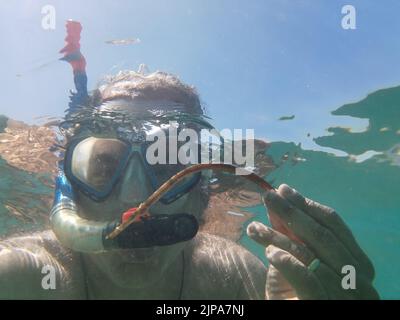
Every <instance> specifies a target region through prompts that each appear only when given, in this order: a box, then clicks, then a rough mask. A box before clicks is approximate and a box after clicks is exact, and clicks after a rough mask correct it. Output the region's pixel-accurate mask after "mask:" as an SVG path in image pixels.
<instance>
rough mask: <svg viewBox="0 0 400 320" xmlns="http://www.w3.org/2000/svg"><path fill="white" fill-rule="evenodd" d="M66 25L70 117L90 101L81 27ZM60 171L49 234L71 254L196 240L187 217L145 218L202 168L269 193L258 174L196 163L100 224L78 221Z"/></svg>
mask: <svg viewBox="0 0 400 320" xmlns="http://www.w3.org/2000/svg"><path fill="white" fill-rule="evenodd" d="M66 26H67V37H66V38H65V40H66V42H67V44H66V46H65V47H64V48H63V49H62V50H61V51H60V52H61V53H64V57H63V58H61V60H63V61H67V62H68V63H70V64H71V66H72V68H73V74H74V83H75V88H76V92H75V93H71V96H70V99H71V101H70V103H69V110H68V113H67V115H66V117H67V118H68V117H69V116H70V115H72V114H73V113H74V112H76V111H77V110H78V109H79V108H81V107H85V105H86V104H87V102H88V101H89V99H90V97H89V95H88V92H87V76H86V71H85V67H86V61H85V58H84V57H83V55H82V54H81V52H80V43H79V40H80V32H81V30H82V27H81V25H80V23H79V22H75V21H67V25H66ZM64 169H65V168H64V163H63V162H60V164H59V172H58V176H57V178H56V189H55V197H54V204H53V207H52V210H51V216H50V222H51V226H52V230H53V232H54V233H55V235H56V236H57V238H58V240H59V241H60V242H61V243H62V244H63V245H64V246H66V247H68V248H70V249H72V250H74V251H78V252H87V253H97V252H104V251H108V250H113V249H134V248H146V247H153V246H166V245H173V244H176V243H180V242H184V241H188V240H191V239H192V238H193V237H195V236H196V234H197V232H198V229H199V224H198V221H197V219H196V218H195V217H194V216H193V215H191V214H187V213H176V214H157V215H150V214H148V210H149V208H150V207H151V206H152V205H153V204H155V203H156V202H158V201H159V200H160V199H161V198H162V197H163V195H165V194H166V193H168V191H169V190H171V189H172V188H173V187H174V186H176V185H177V184H178V183H179V182H180V181H181V180H183V179H184V178H185V177H187V176H188V175H192V174H194V173H198V172H201V171H203V170H221V171H224V172H228V173H234V174H235V173H237V172H238V170H240V171H241V175H242V176H243V178H246V179H248V180H250V181H252V182H254V183H256V184H257V185H258V186H259V187H261V189H262V190H264V191H269V190H272V189H273V188H272V187H271V186H270V185H269V184H268V183H267V182H266V181H265V180H264V179H263V178H261V177H259V176H258V175H256V174H254V173H252V172H246V170H245V169H241V168H237V167H235V166H233V165H230V164H220V163H206V164H195V165H192V166H190V167H187V168H186V169H184V170H182V171H180V172H177V173H176V174H175V175H173V176H172V177H171V178H170V179H169V180H167V181H166V182H164V183H163V184H162V185H161V186H160V187H159V188H158V189H157V190H156V191H154V193H153V194H152V195H151V196H150V197H148V199H147V200H145V201H144V202H142V203H141V204H140V205H139V206H138V207H135V208H131V209H129V210H127V211H125V212H124V213H122V214H121V216H120V219H118V220H116V221H109V222H98V221H92V220H89V219H85V218H82V217H81V216H80V215H79V214H78V206H77V203H76V195H75V191H74V188H73V185H72V184H71V181H70V180H69V179H68V178H67V175H66V173H65V170H64Z"/></svg>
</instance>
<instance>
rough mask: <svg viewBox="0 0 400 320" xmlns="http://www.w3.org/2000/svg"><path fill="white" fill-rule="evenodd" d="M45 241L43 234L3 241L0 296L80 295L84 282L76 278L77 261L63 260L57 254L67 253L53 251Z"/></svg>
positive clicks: (20, 297) (42, 297) (77, 296)
mask: <svg viewBox="0 0 400 320" xmlns="http://www.w3.org/2000/svg"><path fill="white" fill-rule="evenodd" d="M46 240H48V239H46ZM46 244H47V243H46V242H45V240H44V239H43V238H42V237H41V236H40V234H37V235H32V236H25V237H16V238H10V239H6V240H4V241H0V299H69V298H75V299H79V298H80V296H81V292H82V291H83V290H82V288H81V287H82V283H83V281H76V279H78V278H79V274H77V270H74V269H73V268H72V265H73V263H74V262H73V261H71V262H72V263H71V264H70V265H68V264H66V263H64V261H62V259H60V258H57V256H59V257H65V258H67V257H66V255H65V253H63V252H61V251H60V252H59V254H58V255H57V254H55V253H54V252H50V251H49V250H48V248H47V246H46ZM51 248H52V249H53V250H58V249H59V248H60V246H59V245H57V243H54V244H53V245H52V246H51ZM60 250H61V249H60ZM65 260H67V259H65ZM69 260H72V259H69ZM72 279H75V281H72ZM79 282H80V283H79Z"/></svg>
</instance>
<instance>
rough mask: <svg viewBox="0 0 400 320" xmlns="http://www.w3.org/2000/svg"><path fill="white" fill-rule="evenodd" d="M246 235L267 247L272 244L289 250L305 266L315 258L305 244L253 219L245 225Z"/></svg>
mask: <svg viewBox="0 0 400 320" xmlns="http://www.w3.org/2000/svg"><path fill="white" fill-rule="evenodd" d="M247 235H248V236H249V237H250V238H251V239H253V240H254V241H256V242H257V243H259V244H261V245H263V246H264V247H268V246H269V245H271V244H272V245H274V246H276V247H278V248H280V249H282V250H285V251H287V252H289V253H290V254H291V255H293V256H295V257H296V258H297V259H298V260H299V261H300V262H301V263H303V264H304V265H306V266H308V265H309V264H310V263H311V262H312V261H313V260H314V259H315V254H314V253H312V252H311V251H310V250H309V249H308V248H307V247H306V246H305V245H303V244H300V243H296V242H294V241H293V240H291V239H289V238H288V237H287V236H285V235H284V234H282V233H280V232H278V231H276V230H274V229H271V228H269V227H267V226H266V225H264V224H262V223H260V222H257V221H254V222H252V223H250V224H249V225H248V227H247Z"/></svg>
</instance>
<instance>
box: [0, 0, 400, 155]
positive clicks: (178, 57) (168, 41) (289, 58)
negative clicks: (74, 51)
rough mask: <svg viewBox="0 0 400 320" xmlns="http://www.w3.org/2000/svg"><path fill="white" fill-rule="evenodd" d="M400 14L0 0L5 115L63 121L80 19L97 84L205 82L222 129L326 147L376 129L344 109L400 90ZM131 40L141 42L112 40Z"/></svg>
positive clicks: (365, 3) (158, 1) (274, 6)
mask: <svg viewBox="0 0 400 320" xmlns="http://www.w3.org/2000/svg"><path fill="white" fill-rule="evenodd" d="M46 4H50V5H53V6H54V7H55V9H56V29H55V30H50V31H49V30H43V29H42V27H41V19H42V14H41V8H42V6H43V5H46ZM345 4H352V5H354V6H355V8H356V12H357V29H356V30H343V29H342V27H341V19H342V14H341V8H342V6H343V5H345ZM398 12H400V2H399V1H396V0H384V1H373V0H362V1H356V0H347V1H339V0H338V1H327V0H324V1H323V0H267V1H266V0H257V1H256V0H252V1H238V0H217V1H212V0H203V1H193V0H170V1H163V0H153V1H122V0H119V1H111V0H110V1H105V0H103V1H100V0H97V1H94V0H89V1H76V0H74V1H51V0H46V1H40V0H19V1H6V0H0V38H1V40H2V48H3V50H1V53H0V57H1V61H2V77H1V80H0V87H1V88H2V97H1V98H2V102H1V107H0V114H2V113H3V114H6V115H8V116H10V117H13V118H16V119H20V120H24V121H27V122H35V121H37V120H35V117H38V116H62V115H63V111H64V109H65V108H66V105H67V103H68V95H67V93H68V90H69V89H73V82H72V75H71V70H70V67H69V66H68V65H67V64H66V63H62V62H58V61H55V60H56V59H57V58H58V57H59V55H58V54H57V52H58V50H59V49H61V48H62V47H63V45H64V40H63V39H64V37H65V27H64V22H65V20H66V19H69V18H72V19H74V20H79V21H80V22H81V23H82V25H83V28H84V29H83V32H82V41H81V44H82V52H83V53H84V55H85V56H86V59H87V62H88V66H87V72H88V76H89V88H93V87H94V86H95V84H96V82H97V80H98V79H100V78H101V77H102V76H103V75H106V74H108V73H115V72H116V71H118V69H120V68H122V69H134V70H137V68H138V65H139V64H140V63H145V64H147V65H148V66H149V68H150V70H151V71H155V70H162V71H167V72H172V73H174V74H177V75H179V76H180V77H181V79H182V80H184V81H185V82H187V83H189V84H193V85H195V86H196V87H197V88H198V91H199V92H200V94H201V98H202V100H203V101H204V103H206V105H207V107H208V110H209V113H210V115H211V116H212V118H213V119H214V124H215V125H216V126H217V127H219V128H253V129H255V134H256V136H257V137H263V138H266V139H268V140H284V141H294V142H302V143H303V146H305V147H306V148H314V147H315V145H314V143H313V142H312V137H317V136H320V135H323V134H325V129H326V128H327V127H328V126H332V125H347V126H349V125H351V126H354V127H358V128H360V127H362V126H365V121H355V120H352V119H346V118H344V117H333V116H331V115H330V112H331V111H332V110H334V109H336V108H338V107H339V106H341V105H342V104H345V103H349V102H353V101H357V100H359V99H361V98H363V97H365V96H366V95H367V94H368V93H369V92H371V91H374V90H376V89H380V88H383V87H389V86H394V85H398V84H400V66H399V63H398V61H399V57H400V41H399V39H398V37H399V34H400V33H399V31H400V19H398ZM131 37H133V38H140V39H141V43H139V44H136V45H130V46H113V45H109V44H106V43H105V41H106V40H110V39H124V38H131ZM50 61H53V62H52V63H50V64H49V65H48V66H46V67H43V68H37V66H40V65H41V64H43V63H47V62H50ZM17 74H21V76H20V77H17V76H16V75H17ZM292 114H295V115H296V118H295V119H294V120H292V121H278V120H277V119H278V118H279V117H281V116H284V115H292ZM307 133H310V134H311V137H307Z"/></svg>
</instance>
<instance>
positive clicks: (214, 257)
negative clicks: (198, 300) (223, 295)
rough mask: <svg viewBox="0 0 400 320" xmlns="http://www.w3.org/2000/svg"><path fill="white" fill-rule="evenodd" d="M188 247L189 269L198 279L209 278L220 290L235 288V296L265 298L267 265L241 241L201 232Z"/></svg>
mask: <svg viewBox="0 0 400 320" xmlns="http://www.w3.org/2000/svg"><path fill="white" fill-rule="evenodd" d="M187 251H188V252H189V253H190V254H191V264H190V267H191V271H190V272H191V273H196V274H195V275H193V274H192V276H194V278H195V279H197V280H198V281H203V282H204V281H210V282H211V283H214V285H215V286H216V287H217V288H219V289H220V290H222V291H226V292H228V291H229V290H231V291H232V290H233V291H236V292H231V293H232V294H234V295H235V297H238V296H239V297H240V296H241V295H243V294H244V295H245V296H246V297H248V298H251V299H263V298H264V297H263V294H264V288H265V281H266V267H265V265H264V264H263V262H262V261H261V260H260V259H258V258H257V257H256V256H255V255H254V254H252V253H251V252H250V251H248V250H247V249H246V248H244V247H243V246H241V245H240V244H237V243H235V242H233V241H231V240H228V239H225V238H222V237H219V236H216V235H212V234H208V233H204V232H201V233H199V234H198V235H197V236H196V238H195V239H194V240H193V241H192V242H191V244H190V247H189V248H188V250H187ZM202 277H203V279H201V278H202ZM206 279H207V280H206ZM200 285H201V284H200ZM240 291H244V292H240ZM217 298H218V297H217Z"/></svg>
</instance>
